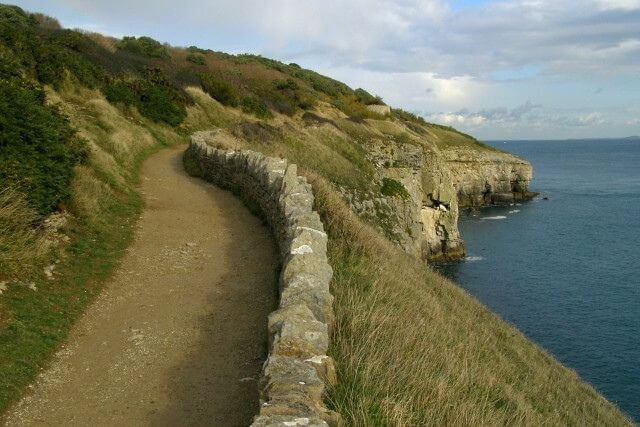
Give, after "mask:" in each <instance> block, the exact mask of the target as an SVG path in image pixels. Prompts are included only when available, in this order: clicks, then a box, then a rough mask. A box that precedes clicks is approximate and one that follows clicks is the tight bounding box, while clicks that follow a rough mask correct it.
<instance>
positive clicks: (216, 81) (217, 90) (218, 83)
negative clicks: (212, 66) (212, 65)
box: [200, 73, 238, 107]
mask: <svg viewBox="0 0 640 427" xmlns="http://www.w3.org/2000/svg"><path fill="white" fill-rule="evenodd" d="M200 85H201V86H202V90H204V91H205V92H206V93H208V94H209V95H210V96H211V97H212V98H213V99H215V100H216V101H218V102H220V103H221V104H222V105H228V106H230V107H237V106H238V95H237V93H236V90H235V88H234V87H233V86H231V85H230V84H229V83H227V82H226V81H224V80H222V79H221V78H219V77H217V76H215V75H213V74H211V73H200Z"/></svg>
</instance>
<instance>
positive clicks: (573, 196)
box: [438, 138, 640, 423]
mask: <svg viewBox="0 0 640 427" xmlns="http://www.w3.org/2000/svg"><path fill="white" fill-rule="evenodd" d="M487 143H488V144H490V145H493V146H495V147H497V148H500V149H502V150H506V151H509V152H512V153H514V154H517V155H519V156H521V157H524V158H525V159H527V160H528V161H529V162H531V164H532V165H533V170H534V179H533V181H532V183H531V186H530V188H531V190H533V191H537V192H540V196H538V197H537V198H536V199H535V200H533V201H530V202H527V203H522V204H513V205H510V206H502V207H488V208H484V209H482V210H481V211H480V212H479V213H477V214H474V215H470V214H464V213H463V214H461V218H460V222H459V227H460V231H461V233H462V237H463V239H464V241H465V244H466V248H467V257H466V259H465V260H464V261H462V262H457V263H449V264H444V265H440V266H438V269H439V270H440V271H441V272H443V273H444V274H445V275H447V276H449V277H450V278H452V279H453V280H454V281H456V282H457V283H458V284H460V285H461V286H462V287H463V288H465V289H466V290H467V291H468V292H469V293H471V294H472V295H474V296H475V297H476V298H477V299H478V300H480V301H481V302H482V303H484V304H485V305H486V306H487V307H489V308H490V309H491V310H492V311H494V312H495V313H497V314H498V315H499V316H501V317H502V318H503V319H504V320H506V321H507V322H509V323H511V324H513V325H515V326H516V327H517V328H518V329H519V330H520V331H522V332H523V333H524V334H525V335H527V336H528V337H529V338H531V339H532V340H533V341H535V342H536V343H538V344H539V345H540V346H542V347H543V348H544V349H546V350H547V351H548V352H549V353H551V354H553V356H555V358H556V359H558V360H559V361H561V362H562V363H563V364H564V365H565V366H568V367H570V368H572V369H574V370H575V371H577V372H578V374H579V375H580V376H581V377H582V378H583V379H584V380H585V381H587V382H589V383H590V384H592V385H593V386H594V387H595V388H596V389H597V390H598V391H599V392H601V393H602V394H603V395H604V396H606V397H607V399H609V400H610V401H612V402H614V403H615V404H617V405H618V407H620V408H621V409H622V411H623V412H625V413H626V414H627V415H628V416H629V417H631V418H632V419H633V420H635V422H637V423H640V139H635V138H626V139H607V140H566V141H488V142H487Z"/></svg>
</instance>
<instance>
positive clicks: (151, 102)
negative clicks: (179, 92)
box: [138, 83, 187, 126]
mask: <svg viewBox="0 0 640 427" xmlns="http://www.w3.org/2000/svg"><path fill="white" fill-rule="evenodd" d="M143 86H144V89H143V90H142V92H141V95H140V102H139V106H138V109H139V110H140V113H141V114H142V115H143V116H145V117H148V118H150V119H151V120H153V121H155V122H165V123H168V124H170V125H171V126H177V125H179V124H180V123H182V121H183V120H184V118H185V117H187V111H186V109H185V107H184V105H179V104H177V103H176V102H174V99H173V94H172V93H171V91H170V90H168V89H167V88H165V87H162V86H153V85H147V84H146V83H145V84H144V85H143Z"/></svg>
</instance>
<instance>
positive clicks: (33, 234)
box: [0, 187, 47, 281]
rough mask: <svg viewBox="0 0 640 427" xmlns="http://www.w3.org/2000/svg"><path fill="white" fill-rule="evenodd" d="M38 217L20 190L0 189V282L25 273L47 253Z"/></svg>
mask: <svg viewBox="0 0 640 427" xmlns="http://www.w3.org/2000/svg"><path fill="white" fill-rule="evenodd" d="M37 220H38V214H37V212H36V211H35V210H34V209H32V208H31V207H30V206H29V204H28V203H27V202H26V200H25V199H24V197H23V196H22V194H21V193H19V192H17V191H15V190H14V189H13V188H12V187H6V188H1V189H0V281H8V280H11V279H13V278H14V277H19V276H22V275H24V274H25V273H26V271H27V270H31V268H32V266H33V265H34V263H37V261H38V260H39V259H40V258H42V256H43V255H44V254H45V253H46V249H47V245H46V238H45V237H46V236H45V235H44V234H43V233H41V232H39V229H38V228H37V226H36V224H37Z"/></svg>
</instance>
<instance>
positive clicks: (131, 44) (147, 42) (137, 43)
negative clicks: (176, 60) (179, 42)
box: [117, 37, 169, 59]
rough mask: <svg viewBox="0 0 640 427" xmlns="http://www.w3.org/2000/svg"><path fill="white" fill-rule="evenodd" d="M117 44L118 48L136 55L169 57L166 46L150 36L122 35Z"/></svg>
mask: <svg viewBox="0 0 640 427" xmlns="http://www.w3.org/2000/svg"><path fill="white" fill-rule="evenodd" d="M117 46H118V48H119V49H122V50H126V51H129V52H131V53H135V54H137V55H143V56H148V57H150V58H160V59H166V58H169V51H168V49H167V48H166V46H164V45H163V44H161V43H160V42H158V41H156V40H154V39H152V38H151V37H139V38H135V37H123V38H122V40H120V42H119V43H118V44H117Z"/></svg>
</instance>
